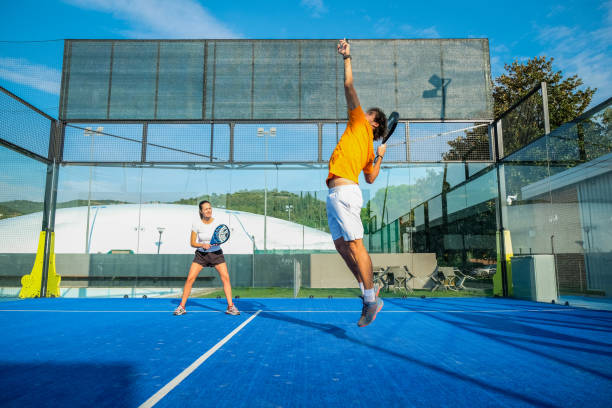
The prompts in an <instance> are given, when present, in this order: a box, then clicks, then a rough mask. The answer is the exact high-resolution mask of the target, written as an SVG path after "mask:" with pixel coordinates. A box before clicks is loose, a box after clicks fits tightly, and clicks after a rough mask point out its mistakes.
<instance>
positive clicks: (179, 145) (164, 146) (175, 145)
mask: <svg viewBox="0 0 612 408" xmlns="http://www.w3.org/2000/svg"><path fill="white" fill-rule="evenodd" d="M146 149H147V152H146V161H152V162H214V161H220V162H228V161H229V158H230V157H229V155H230V128H229V125H227V124H215V125H214V126H213V125H210V124H150V125H148V129H147V146H146Z"/></svg>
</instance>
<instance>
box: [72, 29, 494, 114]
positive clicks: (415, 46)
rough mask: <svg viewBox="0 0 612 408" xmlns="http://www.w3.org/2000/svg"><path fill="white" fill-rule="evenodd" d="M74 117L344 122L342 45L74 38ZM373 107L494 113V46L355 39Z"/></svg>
mask: <svg viewBox="0 0 612 408" xmlns="http://www.w3.org/2000/svg"><path fill="white" fill-rule="evenodd" d="M66 50H67V52H66V53H65V60H64V81H63V88H62V94H61V95H62V109H61V115H60V117H61V118H62V119H66V120H92V119H108V120H113V119H135V120H137V119H185V120H194V119H217V120H244V119H249V120H250V119H260V120H263V119H266V120H292V119H319V120H337V119H344V118H345V112H346V104H345V100H344V91H343V85H342V84H343V65H342V59H341V58H340V57H339V55H338V54H337V51H336V41H335V40H192V41H185V40H183V41H181V40H178V41H163V40H160V41H153V40H151V41H149V40H145V41H133V40H123V41H117V40H114V41H111V40H101V41H90V40H68V41H67V42H66ZM351 54H352V55H353V60H352V61H353V62H352V65H353V71H354V75H355V84H356V88H357V91H358V94H359V96H360V101H361V102H362V104H363V106H364V107H370V106H379V107H381V108H382V109H383V110H385V111H387V112H388V111H391V110H397V111H398V112H399V113H400V115H401V117H402V118H418V119H440V118H444V119H476V118H478V119H488V118H491V116H492V102H491V98H490V90H491V89H490V66H489V50H488V40H486V39H465V40H354V41H352V48H351Z"/></svg>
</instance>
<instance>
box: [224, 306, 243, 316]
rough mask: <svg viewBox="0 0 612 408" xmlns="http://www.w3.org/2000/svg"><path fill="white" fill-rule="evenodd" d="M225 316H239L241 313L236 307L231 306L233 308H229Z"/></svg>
mask: <svg viewBox="0 0 612 408" xmlns="http://www.w3.org/2000/svg"><path fill="white" fill-rule="evenodd" d="M225 314H228V315H233V316H237V315H239V314H240V311H239V310H238V308H237V307H236V305H231V306H228V307H227V310H226V311H225Z"/></svg>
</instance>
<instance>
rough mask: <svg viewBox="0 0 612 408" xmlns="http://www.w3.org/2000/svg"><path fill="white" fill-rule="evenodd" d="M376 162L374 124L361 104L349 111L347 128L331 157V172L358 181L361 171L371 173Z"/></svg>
mask: <svg viewBox="0 0 612 408" xmlns="http://www.w3.org/2000/svg"><path fill="white" fill-rule="evenodd" d="M373 162H374V135H373V134H372V126H370V123H369V122H368V120H367V119H366V117H365V113H364V112H363V109H361V106H358V107H356V108H355V109H353V110H352V111H350V112H349V121H348V124H347V125H346V130H345V131H344V133H343V134H342V137H341V138H340V141H339V142H338V144H337V145H336V148H335V149H334V152H333V153H332V155H331V158H330V159H329V174H328V175H327V179H326V180H325V182H326V183H327V181H328V180H329V179H331V178H332V177H333V176H338V177H342V178H345V179H349V180H352V181H354V182H355V183H358V179H359V173H361V170H363V172H364V173H369V172H371V170H372V163H373Z"/></svg>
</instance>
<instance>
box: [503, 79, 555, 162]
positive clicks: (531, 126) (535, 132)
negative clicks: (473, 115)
mask: <svg viewBox="0 0 612 408" xmlns="http://www.w3.org/2000/svg"><path fill="white" fill-rule="evenodd" d="M501 123H502V134H503V155H501V156H503V157H505V156H508V155H509V154H511V153H513V152H516V151H517V150H519V149H521V148H522V147H525V146H527V145H528V144H529V143H531V142H533V141H534V140H536V139H537V138H539V137H540V136H542V135H543V134H544V133H545V128H544V106H543V101H542V94H541V90H538V91H536V92H534V93H533V94H532V95H530V96H529V97H527V98H526V99H525V100H523V101H522V102H520V103H519V104H518V105H517V106H516V107H515V108H514V109H512V110H510V111H508V113H506V115H505V116H503V117H502V118H501ZM545 157H546V156H544V158H545Z"/></svg>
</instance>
